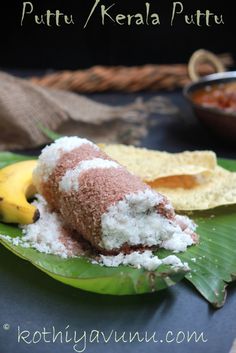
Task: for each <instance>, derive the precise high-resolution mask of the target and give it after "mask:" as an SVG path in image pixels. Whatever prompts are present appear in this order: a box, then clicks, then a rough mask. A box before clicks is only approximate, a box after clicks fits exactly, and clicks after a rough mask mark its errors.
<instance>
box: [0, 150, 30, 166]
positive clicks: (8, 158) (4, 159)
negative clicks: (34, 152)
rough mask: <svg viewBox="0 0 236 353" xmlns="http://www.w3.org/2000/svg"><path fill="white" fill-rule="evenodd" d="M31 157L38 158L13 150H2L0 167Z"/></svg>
mask: <svg viewBox="0 0 236 353" xmlns="http://www.w3.org/2000/svg"><path fill="white" fill-rule="evenodd" d="M30 159H36V157H32V156H23V155H21V154H16V153H11V152H0V169H1V168H4V167H6V166H7V165H10V164H14V163H17V162H22V161H26V160H30Z"/></svg>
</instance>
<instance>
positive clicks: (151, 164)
mask: <svg viewBox="0 0 236 353" xmlns="http://www.w3.org/2000/svg"><path fill="white" fill-rule="evenodd" d="M100 147H101V148H102V150H103V151H104V152H106V153H107V154H108V155H109V156H111V157H112V158H113V159H115V160H117V161H118V162H119V163H120V164H122V165H124V166H125V167H126V168H127V169H128V170H129V171H130V172H131V173H134V174H136V175H138V176H140V177H141V178H142V179H143V180H144V181H145V182H147V183H149V184H150V183H154V182H156V180H157V179H161V178H166V177H172V176H186V177H187V176H189V178H185V183H186V184H189V183H190V185H192V183H193V184H195V183H196V180H195V177H197V178H198V180H200V178H201V177H203V178H205V177H206V178H208V176H210V175H212V174H213V172H214V168H215V167H216V165H217V162H216V155H215V153H214V152H212V151H194V152H189V151H186V152H182V153H168V152H160V151H153V150H148V149H146V148H137V147H133V146H125V145H102V144H101V145H100ZM177 181H178V180H177V179H175V181H174V180H172V181H171V180H170V182H177ZM182 182H183V179H182V181H181V178H179V183H180V184H178V183H177V185H179V186H181V183H182Z"/></svg>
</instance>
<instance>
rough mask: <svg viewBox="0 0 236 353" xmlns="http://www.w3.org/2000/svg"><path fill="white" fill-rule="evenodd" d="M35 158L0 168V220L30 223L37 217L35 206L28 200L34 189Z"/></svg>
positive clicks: (34, 191)
mask: <svg viewBox="0 0 236 353" xmlns="http://www.w3.org/2000/svg"><path fill="white" fill-rule="evenodd" d="M36 164H37V161H36V160H29V161H23V162H18V163H15V164H11V165H9V166H7V167H5V168H2V169H0V220H1V221H3V222H6V223H18V224H30V223H34V222H35V221H36V220H37V219H38V218H39V212H38V210H37V209H36V207H35V206H34V205H32V204H30V203H29V202H28V199H29V198H31V197H32V196H33V195H34V194H35V193H36V189H35V187H34V185H33V182H32V173H33V169H34V168H35V167H36Z"/></svg>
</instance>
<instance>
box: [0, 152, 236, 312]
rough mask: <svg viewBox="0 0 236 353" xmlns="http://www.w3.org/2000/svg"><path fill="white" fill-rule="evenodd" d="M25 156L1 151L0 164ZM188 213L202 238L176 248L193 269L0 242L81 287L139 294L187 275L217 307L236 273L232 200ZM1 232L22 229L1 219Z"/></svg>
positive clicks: (227, 163)
mask: <svg viewBox="0 0 236 353" xmlns="http://www.w3.org/2000/svg"><path fill="white" fill-rule="evenodd" d="M24 159H29V157H27V156H20V155H16V154H9V153H7V154H6V153H0V166H1V167H2V166H5V165H7V164H11V163H15V162H16V161H19V160H24ZM218 162H219V164H220V165H221V166H223V167H224V168H227V169H229V170H232V171H233V170H234V171H236V161H233V160H223V159H221V160H219V161H218ZM191 218H192V219H194V221H195V222H196V223H197V225H198V234H199V235H200V243H199V244H198V245H196V246H192V247H190V248H188V250H187V251H186V252H184V253H181V254H178V256H179V257H180V258H181V260H182V261H185V262H188V264H189V267H190V269H191V271H190V272H189V273H187V274H186V273H185V272H183V271H178V272H176V271H174V270H173V269H171V268H170V267H168V266H160V267H159V268H158V269H157V270H156V271H155V272H148V271H146V270H144V269H134V268H131V267H126V266H119V267H117V268H108V267H102V266H99V265H96V264H92V263H91V262H90V261H89V260H88V259H86V258H70V259H62V258H60V257H58V256H55V255H48V254H43V253H39V252H38V251H36V250H34V249H32V248H22V247H20V246H16V245H13V244H12V243H11V242H8V241H6V240H4V239H1V240H0V242H1V243H2V244H3V245H4V246H5V247H6V248H8V249H9V250H10V251H12V252H13V253H15V254H16V255H17V256H19V257H21V258H23V259H25V260H28V261H30V262H31V263H32V264H33V265H35V266H36V267H38V268H39V269H41V270H42V271H44V272H46V273H47V274H48V275H49V276H51V277H53V278H54V279H56V280H58V281H61V282H63V283H65V284H68V285H71V286H74V287H77V288H80V289H84V290H88V291H92V292H96V293H103V294H112V295H127V294H139V293H147V292H153V291H158V290H161V289H164V288H167V287H169V286H171V285H173V284H175V283H177V282H178V281H180V280H181V279H183V278H184V277H185V279H186V280H187V281H189V282H191V283H192V285H193V286H194V287H195V288H196V290H197V291H198V292H200V293H201V295H202V296H203V297H204V298H205V299H206V300H207V301H209V302H210V303H211V304H213V305H214V306H215V307H221V306H223V304H224V302H225V298H226V287H227V285H228V283H230V282H232V281H233V280H234V279H235V278H236V206H225V207H219V208H216V209H213V210H209V211H204V212H194V213H192V214H191ZM0 234H4V235H8V236H10V237H13V238H14V237H17V236H20V235H21V230H20V229H19V228H18V227H17V226H15V225H7V224H3V223H0ZM169 254H170V252H169V251H166V250H160V251H158V256H159V257H161V258H163V257H165V256H168V255H169Z"/></svg>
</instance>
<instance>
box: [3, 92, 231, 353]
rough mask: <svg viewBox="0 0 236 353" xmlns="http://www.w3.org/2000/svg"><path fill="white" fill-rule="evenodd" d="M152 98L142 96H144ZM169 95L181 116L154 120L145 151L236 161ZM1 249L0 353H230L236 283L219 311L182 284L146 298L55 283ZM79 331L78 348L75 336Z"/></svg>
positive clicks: (118, 97) (120, 99) (117, 98)
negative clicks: (198, 152) (207, 154)
mask: <svg viewBox="0 0 236 353" xmlns="http://www.w3.org/2000/svg"><path fill="white" fill-rule="evenodd" d="M153 95H154V94H147V93H143V94H141V96H142V97H143V98H144V99H148V98H150V97H152V96H153ZM164 95H165V96H167V97H168V98H170V99H171V100H172V101H173V102H174V104H176V105H177V106H178V107H179V109H180V112H179V114H177V115H176V116H172V117H170V116H161V115H156V116H155V115H153V116H152V119H153V120H154V121H155V120H156V124H152V126H151V128H150V131H149V134H148V136H147V137H146V138H145V139H144V140H143V141H142V145H143V146H146V147H149V148H153V149H160V150H168V151H171V152H177V151H182V150H186V149H189V150H194V149H212V150H214V151H215V152H217V154H218V155H219V156H220V157H226V158H236V149H235V148H233V147H232V146H227V145H225V144H223V143H222V142H221V141H217V140H216V139H215V138H213V137H212V136H211V135H209V134H208V133H207V132H206V131H205V129H204V128H203V127H202V126H201V125H200V124H199V123H198V122H197V120H196V119H195V118H194V117H193V115H192V113H191V110H190V108H189V106H188V105H187V103H186V102H185V101H184V98H183V97H182V95H181V92H174V93H165V94H164ZM137 96H140V94H138V95H136V94H115V93H110V94H93V95H91V97H92V98H94V99H96V100H98V101H100V102H106V103H111V104H125V103H128V102H131V101H133V99H134V98H135V97H137ZM0 251H1V255H0V283H1V290H0V307H1V309H0V353H13V352H17V353H28V352H30V353H55V352H58V353H59V352H60V353H70V352H71V353H73V352H88V353H100V352H102V353H108V352H109V353H110V352H114V353H121V352H122V353H139V352H147V351H148V352H149V353H157V352H158V353H190V352H191V353H201V352H203V353H205V352H208V353H229V351H230V347H231V346H232V342H233V340H234V338H235V337H236V320H235V308H236V285H235V283H233V284H231V285H230V286H229V289H228V297H227V300H226V304H225V306H224V307H223V308H222V309H219V310H215V309H213V308H212V307H211V306H210V305H209V304H208V303H207V302H206V301H205V300H204V299H203V298H202V297H201V296H200V295H199V294H198V293H197V292H196V290H194V288H193V287H192V286H191V285H189V284H188V283H187V282H185V281H183V282H181V283H179V284H177V285H176V286H174V287H172V288H169V289H168V290H164V291H162V292H158V293H153V294H147V295H139V296H124V297H116V296H107V295H106V296H105V295H97V294H93V293H88V292H84V291H80V290H78V289H74V288H72V287H69V286H66V285H63V284H61V283H59V282H56V281H55V280H53V279H51V278H50V277H48V276H47V275H46V274H44V273H42V272H40V271H39V270H38V269H36V268H35V267H33V266H32V265H31V264H30V263H28V262H26V261H24V260H21V259H19V258H18V257H16V256H14V255H13V254H12V253H10V252H9V251H7V250H6V249H5V248H4V247H3V246H1V247H0ZM75 331H76V334H77V337H74V339H76V338H77V341H78V342H77V344H76V343H75V342H73V341H74V339H72V337H73V335H74V332H75ZM136 331H137V332H138V334H139V338H140V341H141V340H142V338H143V341H142V342H139V341H138V339H137V335H136V336H135V337H136V338H134V339H133V341H132V337H130V336H129V335H130V333H131V336H132V334H134V333H135V332H136ZM43 332H44V334H43ZM45 332H49V333H47V334H45ZM194 332H196V334H197V336H198V337H200V338H199V340H198V342H197V340H196V339H194V338H196V336H194V335H195V334H194ZM154 333H155V336H153V335H154ZM53 334H54V337H53ZM56 334H57V337H55V335H56ZM145 334H146V338H145ZM201 334H202V335H201ZM190 336H192V339H190V340H189V339H188V338H189V337H190ZM104 337H105V339H107V343H105V340H104ZM119 337H120V340H119V339H118V338H119ZM151 337H152V338H151ZM53 338H54V340H55V342H54V343H53ZM154 339H155V341H156V340H158V342H154ZM66 341H67V342H66ZM148 341H149V342H148Z"/></svg>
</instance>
